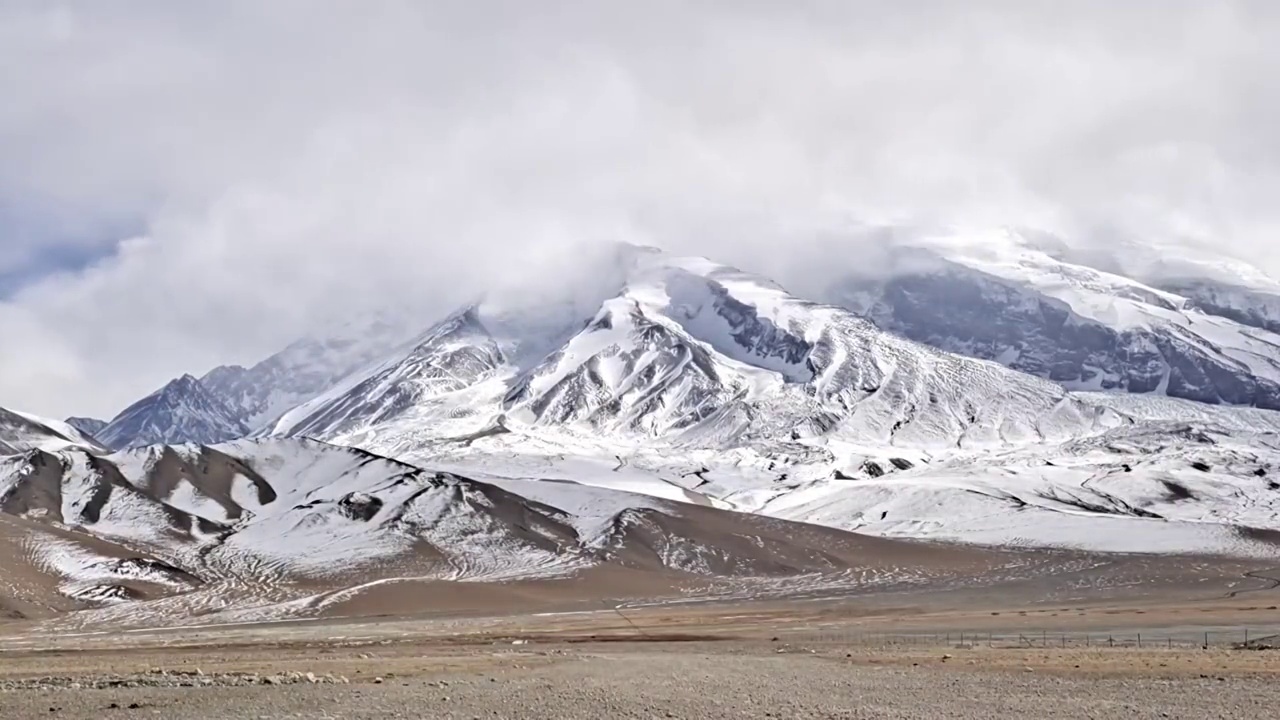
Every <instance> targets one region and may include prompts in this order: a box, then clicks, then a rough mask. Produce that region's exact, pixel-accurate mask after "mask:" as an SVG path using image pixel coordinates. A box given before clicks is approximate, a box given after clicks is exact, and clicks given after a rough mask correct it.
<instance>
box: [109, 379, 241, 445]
mask: <svg viewBox="0 0 1280 720" xmlns="http://www.w3.org/2000/svg"><path fill="white" fill-rule="evenodd" d="M248 431H249V430H248V428H247V427H246V426H245V425H244V423H242V422H241V421H240V420H239V418H238V417H237V416H236V414H235V412H234V411H233V410H232V409H231V408H229V407H228V406H227V405H226V404H225V403H224V402H223V401H222V400H221V399H220V398H218V397H217V396H216V395H214V394H213V393H212V392H210V391H209V389H208V388H206V387H205V386H204V384H202V383H201V382H200V380H199V379H197V378H196V377H195V376H193V375H190V374H187V375H183V376H182V377H179V378H177V379H175V380H173V381H171V382H169V383H168V384H166V385H165V386H164V387H162V388H160V389H159V390H157V391H156V392H154V393H152V394H151V395H148V396H147V397H145V398H143V399H142V400H139V401H138V402H136V403H134V404H133V405H130V406H129V407H127V408H125V410H124V411H123V412H121V413H120V414H119V415H117V416H116V417H115V419H113V420H112V421H111V422H110V423H109V424H108V425H107V426H106V427H104V428H103V429H102V430H101V431H100V432H99V433H98V435H97V437H98V439H99V440H101V441H102V442H104V443H106V444H107V445H109V446H111V447H113V448H129V447H141V446H146V445H158V444H162V443H196V444H208V443H219V442H225V441H227V440H234V439H236V438H240V437H244V436H245V435H246V434H247V433H248Z"/></svg>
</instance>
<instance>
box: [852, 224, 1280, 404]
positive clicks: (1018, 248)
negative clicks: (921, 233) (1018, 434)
mask: <svg viewBox="0 0 1280 720" xmlns="http://www.w3.org/2000/svg"><path fill="white" fill-rule="evenodd" d="M920 242H921V247H918V248H912V249H904V250H902V254H903V255H904V256H910V257H911V258H912V262H911V263H909V266H910V267H913V268H915V269H914V270H912V271H908V272H901V273H897V274H894V275H892V276H890V277H888V278H886V279H875V280H869V279H866V278H859V279H853V280H849V281H846V282H842V283H839V284H838V285H837V286H835V287H834V288H832V289H831V291H830V292H829V299H830V300H831V301H832V302H835V303H837V304H840V305H842V306H844V307H847V308H849V309H851V310H853V311H854V312H858V313H859V314H863V315H866V316H868V317H870V318H872V319H874V320H875V322H876V323H877V324H878V325H880V326H881V327H883V328H885V329H886V330H889V331H891V332H894V333H897V334H900V335H903V336H905V337H908V338H911V339H913V340H917V341H919V342H923V343H926V344H929V345H932V346H934V347H938V348H940V349H943V350H946V351H949V352H955V353H961V354H965V355H970V356H973V357H978V358H983V359H987V360H995V361H998V362H1001V363H1003V364H1005V365H1007V366H1009V367H1011V368H1014V369H1016V370H1020V371H1023V372H1027V373H1030V374H1033V375H1037V376H1040V377H1045V378H1048V379H1051V380H1053V381H1055V382H1059V383H1061V384H1063V385H1064V386H1065V387H1067V388H1070V389H1085V390H1123V391H1127V392H1131V393H1157V394H1163V395H1169V396H1171V397H1178V398H1185V399H1188V400H1195V401H1198V402H1206V403H1224V404H1230V405H1249V406H1254V407H1261V408H1267V409H1273V410H1275V409H1280V334H1276V333H1274V332H1272V331H1271V330H1269V329H1267V324H1268V322H1269V318H1270V317H1271V314H1273V313H1274V312H1275V308H1273V307H1272V304H1276V303H1268V301H1267V299H1266V298H1267V297H1269V296H1266V295H1264V294H1262V293H1246V292H1244V291H1242V290H1239V289H1237V290H1236V291H1234V292H1232V291H1230V290H1229V289H1227V288H1223V287H1222V286H1220V285H1217V284H1213V283H1210V282H1209V281H1199V282H1196V283H1191V282H1189V281H1184V282H1178V283H1172V282H1170V283H1167V285H1168V287H1170V288H1177V289H1181V290H1183V291H1185V292H1188V293H1190V295H1188V296H1184V295H1179V294H1176V293H1175V292H1170V291H1169V290H1162V289H1157V288H1154V287H1151V286H1149V285H1146V284H1143V283H1141V282H1138V281H1135V280H1131V279H1129V278H1126V277H1122V276H1119V275H1115V274H1113V273H1110V272H1106V271H1101V270H1095V269H1093V268H1091V267H1087V266H1085V265H1079V264H1075V263H1071V262H1067V261H1064V260H1060V259H1058V258H1057V257H1055V256H1054V255H1053V254H1051V253H1050V252H1046V251H1045V250H1043V249H1041V248H1039V247H1038V246H1037V245H1036V244H1035V242H1034V238H1032V239H1028V238H1025V237H1022V236H1020V235H1017V234H1012V233H1003V234H992V235H989V236H988V235H983V236H980V237H976V238H975V237H968V236H960V237H941V238H929V239H925V240H922V241H920ZM903 264H904V265H908V263H903ZM1276 307H1280V304H1276ZM1240 320H1245V321H1247V324H1242V323H1241V322H1240Z"/></svg>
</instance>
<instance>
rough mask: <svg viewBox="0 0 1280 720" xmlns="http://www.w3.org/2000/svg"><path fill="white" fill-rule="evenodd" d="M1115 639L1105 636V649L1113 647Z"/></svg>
mask: <svg viewBox="0 0 1280 720" xmlns="http://www.w3.org/2000/svg"><path fill="white" fill-rule="evenodd" d="M1115 646H1116V639H1115V638H1114V637H1112V636H1110V635H1108V636H1107V647H1115Z"/></svg>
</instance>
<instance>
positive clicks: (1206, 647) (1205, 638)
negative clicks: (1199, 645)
mask: <svg viewBox="0 0 1280 720" xmlns="http://www.w3.org/2000/svg"><path fill="white" fill-rule="evenodd" d="M1204 649H1205V650H1208V649H1209V633H1205V634H1204Z"/></svg>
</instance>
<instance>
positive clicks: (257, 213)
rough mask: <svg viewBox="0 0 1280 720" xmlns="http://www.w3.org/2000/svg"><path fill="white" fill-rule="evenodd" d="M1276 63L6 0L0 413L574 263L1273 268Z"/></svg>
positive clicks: (704, 27)
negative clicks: (607, 248) (1061, 254)
mask: <svg viewBox="0 0 1280 720" xmlns="http://www.w3.org/2000/svg"><path fill="white" fill-rule="evenodd" d="M1278 39H1280V10H1278V9H1277V8H1276V7H1275V5H1274V3H1269V2H1264V1H1262V0H1259V1H1257V2H1246V1H1243V0H1242V1H1239V2H1233V1H1228V0H1223V1H1222V2H1203V1H1197V2H1192V1H1190V0H1187V1H1179V0H1173V1H1164V0H1161V1H1158V2H1157V1H1156V0H1134V1H1133V2H1126V3H1115V2H1102V1H1101V0H1086V1H1084V2H1077V3H1071V4H1069V5H1068V4H1063V3H1058V2H1047V1H1041V0H1019V1H1017V2H1014V1H1012V0H1010V1H1008V2H1002V1H999V0H986V1H979V2H970V3H954V2H944V1H943V0H922V1H921V2H914V3H905V4H904V3H883V2H874V1H872V0H866V1H854V2H849V1H847V0H841V1H836V0H832V1H829V2H828V1H820V0H811V1H809V0H800V1H798V2H793V3H765V2H718V1H714V0H712V1H709V2H695V3H690V2H676V1H674V0H671V1H667V0H657V1H656V2H651V3H643V4H635V3H612V2H586V1H569V0H551V1H550V2H544V3H536V4H534V3H526V2H516V1H514V0H508V1H480V2H445V1H442V2H426V3H424V2H410V1H408V0H404V1H400V0H387V1H386V2H379V3H372V4H368V3H364V4H362V3H348V2H325V1H319V0H318V1H307V2H303V1H301V0H277V1H276V2H269V3H262V2H248V1H237V0H229V1H228V2H220V3H207V4H200V3H179V4H174V3H164V2H146V1H139V2H121V3H97V2H90V1H88V0H85V1H83V2H77V1H72V0H62V1H60V2H37V1H35V0H31V1H25V2H24V1H22V0H18V1H9V2H0V96H3V97H4V98H5V102H3V103H0V156H2V157H3V158H4V162H3V163H0V241H2V242H3V246H4V248H5V252H4V253H3V254H0V277H6V278H10V280H9V282H8V283H7V287H0V292H5V293H6V295H5V296H4V297H2V298H0V328H3V329H4V330H5V331H6V340H5V342H4V344H3V346H2V347H0V404H5V405H10V406H16V407H23V408H29V409H31V410H33V411H36V412H40V413H44V414H49V415H67V414H71V413H76V414H95V415H109V414H111V413H113V412H114V411H116V410H118V409H119V408H121V407H123V406H124V405H126V404H127V403H128V402H130V401H132V400H134V399H136V398H137V397H140V396H142V395H145V394H146V393H147V392H149V391H150V390H152V389H154V388H155V387H158V386H160V385H162V384H163V383H164V382H165V381H166V380H167V379H168V378H170V377H174V376H176V375H180V374H182V373H183V372H187V371H190V372H202V371H203V370H205V369H207V368H208V367H210V366H212V365H214V364H218V363H222V362H251V361H253V360H256V359H258V358H259V357H260V356H263V355H265V354H267V353H270V352H272V351H274V350H276V349H278V348H279V347H281V346H283V345H284V344H285V343H287V342H288V341H289V340H291V339H293V338H294V337H295V336H297V335H299V334H301V333H304V332H307V331H308V330H311V329H314V328H317V327H323V325H324V324H325V323H326V322H328V321H329V318H331V317H333V316H334V315H335V314H338V313H349V312H350V311H352V310H353V309H359V308H365V307H367V308H376V307H380V306H384V305H390V304H398V305H407V306H410V307H413V308H415V309H416V310H417V311H419V312H421V313H422V315H423V325H424V326H425V325H427V324H429V322H430V321H431V320H432V319H434V316H436V315H439V314H442V313H444V312H447V311H448V310H450V309H452V308H453V307H454V306H455V305H456V304H458V303H459V302H462V301H465V300H466V299H468V298H470V297H473V296H475V295H476V294H477V293H479V292H481V291H483V290H484V289H485V288H486V287H489V286H491V285H494V284H500V283H502V282H504V281H506V280H509V279H510V278H512V277H516V276H520V275H522V274H525V273H527V272H529V268H530V267H537V266H536V265H533V263H538V262H541V263H553V262H554V261H555V260H556V258H562V257H571V256H572V255H573V254H574V253H575V248H578V247H580V246H581V245H582V244H584V243H587V244H589V243H598V242H613V241H619V240H621V241H633V242H641V243H646V244H653V245H658V246H663V247H666V248H669V249H673V250H678V251H681V252H690V253H704V254H713V255H716V256H717V257H719V258H721V259H723V260H725V261H727V262H732V263H735V264H738V265H742V266H745V267H748V268H750V269H755V270H761V271H765V272H780V273H782V274H783V275H786V274H787V272H793V273H801V272H810V271H812V269H813V268H814V267H819V266H821V267H826V268H828V269H833V268H832V267H831V266H832V265H833V264H832V263H829V262H822V263H814V262H806V261H805V259H804V256H805V251H806V250H809V251H810V252H811V253H813V254H816V253H823V257H829V254H830V253H831V252H832V250H833V248H835V249H837V251H838V249H839V248H840V247H842V243H846V242H847V243H855V242H862V243H865V242H866V234H865V233H858V232H856V228H859V227H867V226H883V225H890V226H899V225H928V224H947V225H959V226H973V227H987V226H993V225H1019V226H1030V227H1036V228H1041V229H1045V230H1049V231H1053V232H1056V233H1059V234H1060V235H1061V236H1063V237H1066V238H1082V242H1086V241H1087V242H1096V241H1097V238H1100V237H1102V238H1105V237H1111V236H1118V237H1125V238H1139V239H1140V238H1144V237H1150V238H1156V239H1159V240H1161V241H1162V242H1164V241H1169V240H1171V239H1174V240H1178V241H1180V242H1185V243H1188V244H1200V245H1210V246H1213V247H1215V248H1219V249H1223V250H1224V251H1225V252H1230V253H1234V254H1236V255H1238V256H1244V257H1247V258H1249V259H1251V260H1253V261H1254V262H1256V263H1258V264H1260V265H1262V266H1264V267H1265V268H1268V269H1272V270H1274V269H1275V268H1276V267H1277V261H1278V260H1280V257H1278V256H1277V253H1276V251H1274V250H1270V249H1269V248H1270V247H1272V246H1273V245H1274V243H1273V242H1271V238H1272V237H1274V236H1275V234H1276V232H1275V231H1276V228H1277V226H1278V225H1280V208H1277V207H1276V206H1275V203H1274V202H1273V200H1272V199H1273V198H1274V197H1276V196H1277V191H1278V190H1280V136H1278V135H1277V134H1276V133H1275V132H1274V128H1275V127H1277V126H1278V124H1280V123H1278V122H1277V121H1280V87H1277V85H1280V79H1278V78H1280V73H1277V72H1276V70H1277V68H1280V43H1278V42H1276V41H1277V40H1278ZM855 238H861V239H855ZM849 247H854V246H853V245H850V246H849ZM51 257H52V258H57V257H75V258H81V259H82V260H80V261H78V262H75V263H68V264H61V265H60V264H58V263H53V264H50V262H49V261H48V260H47V259H48V258H51ZM84 258H89V260H83V259H84ZM42 259H44V260H42ZM788 269H790V270H788ZM15 278H16V279H15Z"/></svg>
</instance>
